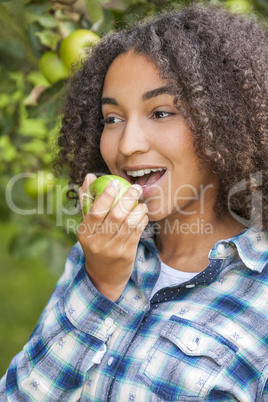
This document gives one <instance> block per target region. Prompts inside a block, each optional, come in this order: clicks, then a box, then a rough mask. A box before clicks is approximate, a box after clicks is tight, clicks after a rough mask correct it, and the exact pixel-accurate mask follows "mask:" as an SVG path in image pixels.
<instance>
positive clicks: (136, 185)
mask: <svg viewBox="0 0 268 402" xmlns="http://www.w3.org/2000/svg"><path fill="white" fill-rule="evenodd" d="M132 188H135V190H137V191H138V193H139V194H141V193H142V187H141V186H140V185H139V184H133V185H132Z"/></svg>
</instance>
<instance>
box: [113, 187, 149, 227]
mask: <svg viewBox="0 0 268 402" xmlns="http://www.w3.org/2000/svg"><path fill="white" fill-rule="evenodd" d="M141 194H142V187H141V186H139V185H138V184H134V185H132V186H131V187H130V188H129V189H128V190H127V192H126V193H125V194H124V195H123V196H122V197H121V198H120V199H119V200H118V201H117V203H116V204H115V205H114V207H113V208H112V209H111V210H110V212H109V214H108V215H107V218H106V219H107V220H108V221H113V222H117V223H118V224H122V223H123V222H124V220H125V219H126V217H127V216H128V215H129V213H130V212H131V211H133V208H134V206H135V204H136V203H137V201H138V200H139V198H140V196H141ZM137 212H138V211H137Z"/></svg>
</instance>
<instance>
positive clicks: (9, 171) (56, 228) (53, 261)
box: [0, 0, 268, 376]
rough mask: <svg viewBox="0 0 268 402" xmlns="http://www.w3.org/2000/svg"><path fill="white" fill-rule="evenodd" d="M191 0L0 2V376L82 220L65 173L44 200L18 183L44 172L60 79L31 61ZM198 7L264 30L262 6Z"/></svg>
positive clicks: (266, 14) (267, 13)
mask: <svg viewBox="0 0 268 402" xmlns="http://www.w3.org/2000/svg"><path fill="white" fill-rule="evenodd" d="M191 2H192V0H183V1H180V0H101V1H100V0H59V1H58V2H56V1H49V0H0V220H1V223H0V249H1V256H2V257H1V265H0V273H1V281H0V316H1V321H0V376H1V375H3V374H4V372H5V370H6V368H7V366H8V364H9V362H10V360H11V358H12V357H13V356H14V355H15V354H16V353H17V352H18V351H19V350H20V349H21V348H22V346H23V344H24V343H25V342H26V341H27V339H28V337H29V336H30V334H31V332H32V330H33V328H34V325H35V323H36V321H37V319H38V317H39V315H40V313H41V311H42V309H43V307H44V306H45V304H46V301H47V299H48V297H49V294H50V293H51V291H52V289H53V287H54V285H55V282H56V280H57V278H58V277H59V275H60V273H61V272H62V270H63V267H64V262H65V259H66V256H67V253H68V250H69V249H70V247H71V246H72V244H74V242H76V241H77V240H76V233H75V230H72V231H69V233H68V230H67V228H68V219H73V227H76V226H75V225H78V223H79V221H80V219H81V216H80V213H79V212H78V211H77V209H75V208H74V207H73V206H72V205H71V204H69V203H67V200H66V191H67V183H68V178H67V176H66V175H65V174H64V172H63V174H62V176H61V177H57V178H55V179H53V181H51V183H52V184H51V187H50V191H48V192H47V193H46V192H45V193H42V185H40V188H39V189H35V190H33V192H36V194H35V196H34V195H33V194H32V193H31V191H30V192H29V191H27V187H26V185H25V184H26V181H27V179H26V178H25V177H24V176H27V175H28V176H30V175H31V176H33V177H35V176H36V175H37V174H38V172H39V175H40V174H41V172H42V174H43V173H44V172H45V174H47V172H50V174H51V173H53V164H54V162H55V161H56V152H57V148H56V143H57V142H56V137H57V132H58V130H59V127H60V107H59V105H60V104H61V100H62V93H63V89H64V85H65V83H66V81H65V78H63V79H59V80H54V82H51V81H50V82H49V81H48V79H47V78H46V77H45V76H44V75H43V74H42V72H41V71H40V59H41V58H42V56H43V55H44V54H45V53H46V52H50V51H53V52H54V53H56V54H57V55H58V56H59V49H60V45H61V42H62V40H63V39H64V38H66V37H68V35H70V34H71V33H72V32H74V31H76V30H78V29H88V30H91V31H93V32H95V33H97V34H98V35H99V36H100V37H102V36H103V35H105V34H107V33H108V32H110V31H115V30H118V29H120V28H121V27H124V26H125V25H127V24H129V23H131V22H133V21H136V20H137V19H139V18H141V17H143V16H150V15H153V14H155V13H158V12H161V11H162V10H164V9H169V10H170V9H178V8H180V7H181V6H182V5H183V4H188V3H191ZM195 2H198V1H195ZM204 2H205V3H207V4H222V5H223V6H225V7H228V8H229V9H231V10H232V11H234V12H244V13H249V14H254V15H255V17H256V18H258V19H260V20H262V21H263V22H264V23H265V24H266V23H267V19H268V0H206V1H203V3H204ZM46 68H48V69H51V71H52V70H53V68H52V66H49V65H46ZM17 175H21V176H17ZM16 178H17V179H16ZM18 178H19V179H18ZM12 180H13V181H12ZM12 183H14V184H13V185H12V186H11V184H12ZM7 194H9V195H10V196H11V199H12V202H13V205H15V206H16V207H17V208H20V210H23V211H26V210H31V209H36V208H37V212H36V213H32V214H28V215H27V214H25V213H18V211H16V210H14V208H13V207H12V205H11V204H10V199H8V197H7ZM36 197H37V198H36ZM38 197H39V199H38ZM40 203H42V208H41V209H38V205H39V206H40Z"/></svg>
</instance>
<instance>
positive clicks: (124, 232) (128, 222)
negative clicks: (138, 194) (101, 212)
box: [114, 204, 148, 242]
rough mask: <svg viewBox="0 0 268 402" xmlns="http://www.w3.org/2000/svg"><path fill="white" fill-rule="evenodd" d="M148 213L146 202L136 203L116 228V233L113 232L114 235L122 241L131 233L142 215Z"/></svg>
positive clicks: (140, 220)
mask: <svg viewBox="0 0 268 402" xmlns="http://www.w3.org/2000/svg"><path fill="white" fill-rule="evenodd" d="M147 213H148V207H147V205H146V204H138V205H137V206H136V207H135V208H134V209H133V210H132V211H131V212H130V213H129V214H128V215H127V216H126V218H125V220H124V221H123V222H122V224H121V226H120V227H119V229H118V233H115V235H114V237H115V238H118V237H120V238H121V239H122V241H123V242H126V241H127V239H128V238H129V237H130V236H131V235H132V232H133V231H134V230H135V229H136V228H137V226H138V225H139V224H140V223H141V222H142V220H143V219H144V216H145V215H146V214H147Z"/></svg>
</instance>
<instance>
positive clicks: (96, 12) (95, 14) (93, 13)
mask: <svg viewBox="0 0 268 402" xmlns="http://www.w3.org/2000/svg"><path fill="white" fill-rule="evenodd" d="M86 6H87V12H88V15H89V19H90V22H91V23H92V24H95V23H96V22H98V23H100V22H102V21H103V18H104V16H103V10H102V7H101V4H100V1H99V0H86Z"/></svg>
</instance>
